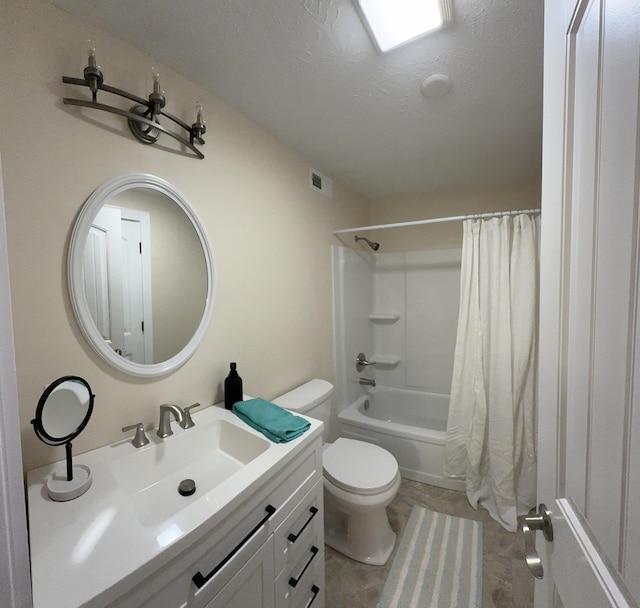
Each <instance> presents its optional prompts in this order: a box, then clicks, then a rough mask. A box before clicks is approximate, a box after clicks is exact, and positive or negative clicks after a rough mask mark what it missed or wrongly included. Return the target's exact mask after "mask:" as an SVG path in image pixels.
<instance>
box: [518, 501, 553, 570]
mask: <svg viewBox="0 0 640 608" xmlns="http://www.w3.org/2000/svg"><path fill="white" fill-rule="evenodd" d="M518 530H522V533H523V534H524V550H525V560H526V562H527V567H528V568H529V571H530V572H531V574H533V576H535V577H536V578H542V577H543V576H544V569H543V568H542V561H541V559H540V557H539V556H538V553H537V552H536V539H535V534H536V531H537V530H540V531H541V532H542V534H543V535H544V537H545V539H546V540H548V541H549V542H551V541H552V540H553V525H552V524H551V511H549V509H547V506H546V505H544V504H540V505H538V512H537V513H536V512H535V510H533V509H531V511H530V512H529V515H521V516H520V517H518Z"/></svg>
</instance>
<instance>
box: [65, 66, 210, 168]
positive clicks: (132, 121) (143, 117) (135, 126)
mask: <svg viewBox="0 0 640 608" xmlns="http://www.w3.org/2000/svg"><path fill="white" fill-rule="evenodd" d="M62 82H63V83H65V84H73V85H77V86H84V87H88V88H89V89H90V90H91V94H92V100H91V101H89V100H87V99H72V98H70V97H63V98H62V103H64V104H66V105H71V106H82V107H85V108H93V109H95V110H101V111H104V112H110V113H111V114H117V115H119V116H123V117H124V118H127V119H128V123H129V128H130V129H131V132H132V133H133V135H134V136H135V137H136V139H138V140H139V141H141V142H142V143H145V144H153V143H155V142H156V141H157V140H158V137H159V136H160V133H159V132H162V133H166V134H167V135H169V136H170V137H173V139H175V140H177V141H178V142H180V143H181V144H183V145H184V146H186V147H187V148H189V149H190V150H191V151H192V152H193V153H194V154H195V155H196V156H197V157H198V158H200V159H202V158H204V154H202V152H200V150H198V148H196V147H195V144H196V143H198V144H200V145H204V143H205V142H204V139H202V136H203V135H204V134H205V132H206V130H207V129H206V125H205V124H204V121H203V120H202V112H201V110H199V111H198V114H197V118H196V122H194V123H193V124H192V125H191V126H189V125H188V124H187V123H185V122H184V121H182V120H180V119H179V118H178V117H177V116H173V115H172V114H169V112H165V111H164V110H163V109H162V108H163V107H164V105H165V98H164V95H163V94H162V92H161V91H160V89H159V86H156V85H157V82H156V83H155V84H154V91H153V92H152V93H151V94H150V95H149V99H143V98H142V97H138V96H137V95H133V94H132V93H129V92H127V91H123V90H122V89H117V88H116V87H111V86H108V85H106V84H104V78H103V75H102V72H101V70H100V68H99V67H97V66H96V65H95V60H94V61H93V62H92V61H91V58H90V61H89V65H88V66H87V67H86V68H85V69H84V78H73V77H70V76H63V77H62ZM98 91H105V92H106V93H111V94H112V95H118V96H119V97H124V98H125V99H129V100H130V101H133V102H134V103H135V104H136V105H134V106H133V107H132V108H131V110H130V111H127V110H123V109H121V108H117V107H115V106H110V105H106V104H102V103H98V101H97V98H98ZM160 116H164V117H165V118H168V119H169V120H171V121H173V122H174V123H175V124H176V125H178V126H179V127H181V128H182V129H184V130H185V131H186V132H187V133H188V134H189V137H188V139H187V137H185V136H184V135H183V134H181V133H176V132H173V131H171V130H170V129H167V128H166V127H164V126H162V125H161V124H160V122H159V121H158V118H159V117H160ZM147 117H149V118H147Z"/></svg>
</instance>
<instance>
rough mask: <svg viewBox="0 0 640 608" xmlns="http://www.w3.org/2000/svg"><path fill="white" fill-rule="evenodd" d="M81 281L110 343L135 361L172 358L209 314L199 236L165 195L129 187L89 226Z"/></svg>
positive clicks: (113, 198)
mask: <svg viewBox="0 0 640 608" xmlns="http://www.w3.org/2000/svg"><path fill="white" fill-rule="evenodd" d="M84 285H85V295H86V298H87V303H88V306H89V309H90V312H91V317H92V319H93V321H94V323H95V324H96V327H97V329H98V331H99V332H100V335H101V336H102V337H103V339H104V340H105V342H106V343H107V344H108V345H109V347H111V348H112V349H113V350H114V351H115V352H116V353H117V354H118V355H120V356H122V357H124V358H126V359H128V360H129V361H134V362H136V363H144V364H152V363H159V362H162V361H167V360H168V359H171V358H172V357H175V355H177V354H178V353H179V352H180V351H181V350H182V349H183V348H184V347H185V346H186V345H187V343H188V342H189V340H190V339H191V338H192V337H193V335H194V334H195V333H196V330H197V329H198V325H199V324H200V321H201V319H202V315H203V314H204V308H205V303H206V297H207V268H206V260H205V256H204V252H203V249H202V245H201V244H200V239H199V238H198V234H197V232H196V231H195V229H194V228H193V225H192V223H191V221H190V220H189V218H188V217H187V216H186V215H185V214H184V212H183V211H182V209H180V207H178V205H176V204H175V203H174V202H173V201H172V200H171V199H170V198H168V197H167V196H165V195H164V194H162V193H159V192H156V191H154V190H148V189H143V188H135V189H131V190H126V191H124V192H122V193H120V194H118V195H117V196H114V197H112V198H111V199H110V200H109V204H105V205H103V206H102V208H101V209H100V210H99V211H98V213H97V214H96V217H95V220H94V222H93V223H92V225H91V228H90V230H89V235H88V237H87V243H86V247H85V256H84Z"/></svg>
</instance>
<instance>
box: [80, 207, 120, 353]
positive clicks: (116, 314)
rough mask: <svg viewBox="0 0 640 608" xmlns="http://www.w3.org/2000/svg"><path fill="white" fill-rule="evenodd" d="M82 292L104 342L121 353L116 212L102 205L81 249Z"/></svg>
mask: <svg viewBox="0 0 640 608" xmlns="http://www.w3.org/2000/svg"><path fill="white" fill-rule="evenodd" d="M83 268H84V290H85V294H86V297H87V303H88V306H89V309H90V311H91V316H92V318H93V320H94V321H95V323H96V326H97V328H98V331H99V332H100V335H101V336H102V337H103V339H104V340H105V341H106V343H107V344H108V345H109V346H110V347H111V348H113V350H115V351H116V352H117V353H119V354H122V353H123V352H124V350H125V345H124V318H123V309H122V285H123V282H122V228H121V219H120V211H119V209H117V208H115V207H110V206H108V205H104V206H103V207H102V209H100V211H99V212H98V213H97V214H96V218H95V220H94V221H93V223H92V226H91V229H90V230H89V236H88V238H87V244H86V246H85V250H84V266H83Z"/></svg>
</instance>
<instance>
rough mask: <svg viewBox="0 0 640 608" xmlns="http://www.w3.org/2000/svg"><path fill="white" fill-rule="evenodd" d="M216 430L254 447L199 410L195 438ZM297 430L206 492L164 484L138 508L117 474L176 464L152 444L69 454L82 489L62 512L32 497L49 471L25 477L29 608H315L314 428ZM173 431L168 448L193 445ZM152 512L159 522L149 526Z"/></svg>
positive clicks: (318, 582)
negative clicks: (83, 481)
mask: <svg viewBox="0 0 640 608" xmlns="http://www.w3.org/2000/svg"><path fill="white" fill-rule="evenodd" d="M194 418H195V416H194ZM220 420H224V421H226V423H225V424H226V426H225V425H222V426H221V427H220V428H221V429H222V430H223V432H224V433H225V434H226V435H225V436H226V437H227V438H232V439H229V440H232V441H235V442H238V441H240V440H238V438H237V437H238V435H237V434H235V433H232V432H231V428H230V426H229V425H234V426H236V427H238V428H242V429H244V431H243V432H244V433H251V434H254V435H255V437H258V436H259V437H260V438H262V437H263V436H262V435H260V434H257V432H255V431H253V429H250V428H249V427H248V426H247V425H244V423H243V422H241V421H240V420H239V419H237V417H235V416H234V415H233V414H231V413H230V412H228V411H227V410H224V409H223V408H218V407H210V408H207V409H205V410H203V411H202V412H201V413H200V414H199V415H198V417H197V418H196V421H197V424H196V429H198V428H200V429H201V431H203V432H207V433H209V430H208V429H209V428H210V427H207V426H206V425H207V424H209V425H211V424H213V423H216V424H217V422H216V421H220ZM309 421H310V423H311V427H310V429H309V431H307V432H306V433H305V434H304V435H302V436H301V437H299V438H298V439H295V440H293V441H291V442H288V443H284V444H274V443H271V442H268V443H266V440H264V439H260V441H265V445H264V451H263V452H262V453H260V454H259V455H257V456H254V457H253V459H252V460H250V461H249V462H247V463H246V464H244V465H243V467H242V468H241V470H239V471H238V472H237V473H235V474H234V475H233V476H231V477H229V478H228V479H227V480H225V481H223V482H221V483H219V484H217V485H215V486H213V488H212V489H210V490H207V491H206V492H204V491H203V492H202V493H201V494H198V492H197V491H196V493H195V494H194V495H193V496H190V497H186V498H184V500H183V498H182V497H179V496H177V494H178V493H177V490H175V494H174V485H173V484H174V481H173V480H172V481H171V483H170V485H169V486H167V487H168V488H169V490H170V491H169V493H168V494H167V495H164V494H159V495H158V496H160V499H158V500H157V501H156V502H153V501H147V502H145V503H143V505H142V506H143V507H144V509H142V508H140V503H137V502H136V500H138V499H139V498H140V497H139V496H138V494H133V495H131V496H128V495H127V494H126V492H124V491H123V486H122V483H120V484H119V481H118V477H117V475H118V474H121V471H123V470H125V471H126V470H127V469H128V470H133V469H132V467H130V466H129V463H130V462H131V461H130V460H129V459H130V458H134V459H135V458H137V457H138V455H140V456H141V457H142V458H145V459H146V460H145V462H147V461H149V462H150V465H149V466H156V464H157V462H160V463H162V459H163V458H164V459H166V458H168V455H171V454H175V453H176V452H175V451H173V452H172V451H171V450H169V447H171V446H170V445H169V444H168V443H166V442H162V441H161V440H155V439H152V442H155V443H156V444H157V445H153V444H152V445H149V446H146V447H145V448H142V450H140V451H136V449H135V448H133V447H132V446H131V444H130V442H120V443H119V444H114V445H111V446H106V447H104V448H99V449H97V450H94V451H93V452H87V453H85V454H82V455H80V456H79V457H78V458H77V460H79V461H80V462H82V463H83V464H85V465H87V466H88V467H89V468H90V469H91V471H92V473H93V484H92V486H91V488H90V490H89V491H88V492H87V493H86V494H84V495H82V496H81V497H79V498H78V499H76V500H72V501H69V502H66V503H56V502H53V501H51V500H49V499H48V498H47V496H46V492H44V491H43V489H42V488H43V487H44V484H45V483H46V480H47V479H48V478H49V477H50V476H51V475H52V471H57V470H58V468H59V466H60V463H55V464H54V465H47V466H46V467H42V468H41V469H36V470H34V471H30V472H29V475H28V496H29V524H30V544H31V570H32V581H33V597H34V608H52V607H53V606H55V607H56V608H79V607H83V608H323V606H324V528H323V520H324V514H323V499H322V497H323V485H322V423H320V422H319V421H316V420H312V419H309ZM174 431H175V435H174V436H173V437H171V438H169V440H168V441H169V442H171V441H188V442H190V443H191V444H192V445H193V444H195V440H194V439H193V438H197V435H195V434H194V433H193V430H186V431H183V430H181V429H178V428H175V429H174ZM208 436H209V435H207V437H208ZM240 437H241V435H240ZM241 439H242V437H241ZM245 441H246V438H245ZM180 445H184V444H183V443H182V444H180ZM205 445H206V442H205ZM149 449H151V450H154V451H151V452H150V451H148V450H149ZM144 450H147V452H145V451H144ZM238 453H239V454H242V449H241V450H239V452H238ZM145 454H146V455H145ZM150 454H151V455H152V456H153V458H151V459H150V458H148V456H149V455H150ZM156 461H157V462H156ZM182 462H183V461H180V463H181V466H182ZM124 464H126V465H127V466H126V467H125V466H123V465H124ZM189 466H190V463H189V461H188V460H187V464H186V469H185V471H184V475H185V477H188V476H189V475H188V473H189V472H191V471H194V475H193V477H194V478H195V480H196V485H198V482H199V478H198V475H197V474H195V473H198V470H196V468H189ZM211 466H216V465H211ZM198 474H201V471H200V473H198ZM182 475H183V471H182V470H180V472H179V477H182ZM138 477H139V475H138ZM163 483H164V482H163ZM143 485H144V484H143ZM161 491H162V492H164V491H165V490H164V487H163V488H161ZM155 496H156V494H154V497H155ZM154 500H155V499H154ZM156 504H157V507H155V506H154V505H156ZM154 508H156V509H157V512H158V513H161V514H162V518H161V519H159V518H156V519H154V518H153V517H150V513H151V515H154V514H155V512H151V511H150V510H151V509H154ZM170 508H171V509H174V508H175V511H174V512H173V513H171V514H169V515H165V514H166V513H167V512H168V509H170ZM136 509H138V510H137V511H136Z"/></svg>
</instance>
